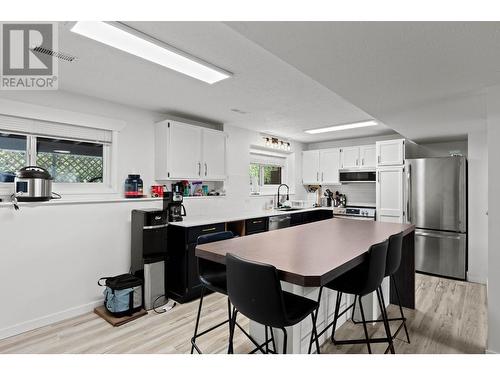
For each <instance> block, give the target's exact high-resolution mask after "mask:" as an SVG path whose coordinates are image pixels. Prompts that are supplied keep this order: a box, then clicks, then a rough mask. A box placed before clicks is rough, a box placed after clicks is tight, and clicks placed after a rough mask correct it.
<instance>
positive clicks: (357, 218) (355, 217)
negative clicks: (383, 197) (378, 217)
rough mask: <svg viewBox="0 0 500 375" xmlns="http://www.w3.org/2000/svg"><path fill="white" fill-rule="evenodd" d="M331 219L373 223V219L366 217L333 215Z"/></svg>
mask: <svg viewBox="0 0 500 375" xmlns="http://www.w3.org/2000/svg"><path fill="white" fill-rule="evenodd" d="M333 217H334V218H336V219H348V220H365V221H375V218H374V217H368V216H346V215H333Z"/></svg>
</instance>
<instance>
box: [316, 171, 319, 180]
mask: <svg viewBox="0 0 500 375" xmlns="http://www.w3.org/2000/svg"><path fill="white" fill-rule="evenodd" d="M316 181H319V172H316Z"/></svg>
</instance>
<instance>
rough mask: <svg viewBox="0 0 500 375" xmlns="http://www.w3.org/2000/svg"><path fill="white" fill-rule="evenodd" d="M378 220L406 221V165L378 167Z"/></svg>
mask: <svg viewBox="0 0 500 375" xmlns="http://www.w3.org/2000/svg"><path fill="white" fill-rule="evenodd" d="M376 185H377V186H376V201H377V220H378V221H385V222H390V223H403V222H404V215H405V210H404V167H384V168H377V184H376Z"/></svg>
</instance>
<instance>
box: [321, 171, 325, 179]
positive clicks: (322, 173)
mask: <svg viewBox="0 0 500 375" xmlns="http://www.w3.org/2000/svg"><path fill="white" fill-rule="evenodd" d="M323 173H324V172H321V181H323Z"/></svg>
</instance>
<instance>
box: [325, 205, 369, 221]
mask: <svg viewBox="0 0 500 375" xmlns="http://www.w3.org/2000/svg"><path fill="white" fill-rule="evenodd" d="M333 216H334V217H337V218H339V219H355V220H372V221H373V220H375V207H367V206H346V207H334V208H333Z"/></svg>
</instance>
